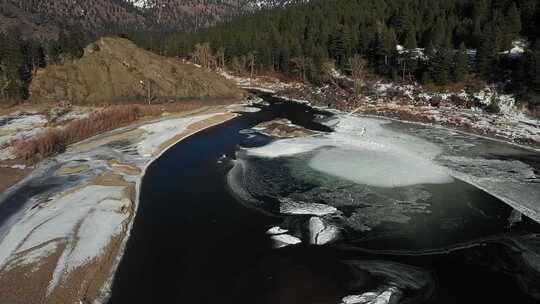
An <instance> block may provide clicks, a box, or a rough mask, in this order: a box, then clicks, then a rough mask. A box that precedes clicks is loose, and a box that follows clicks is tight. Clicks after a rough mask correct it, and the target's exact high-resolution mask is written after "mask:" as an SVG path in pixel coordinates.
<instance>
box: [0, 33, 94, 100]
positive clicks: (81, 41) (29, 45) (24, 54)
mask: <svg viewBox="0 0 540 304" xmlns="http://www.w3.org/2000/svg"><path fill="white" fill-rule="evenodd" d="M87 43H88V37H87V36H86V35H85V34H84V32H83V31H82V30H77V29H73V30H71V31H61V32H60V33H59V35H58V38H56V39H51V40H48V41H40V40H36V39H32V38H25V37H24V36H23V35H22V34H21V32H20V30H19V29H17V28H10V29H8V30H7V31H6V32H0V100H4V101H9V102H16V101H20V100H24V99H27V98H28V97H29V86H30V83H31V81H32V78H33V77H34V76H35V74H36V73H37V71H38V69H40V68H45V67H46V66H47V65H50V64H60V63H63V62H64V61H66V60H71V59H74V58H79V57H80V56H82V54H83V48H84V46H85V45H86V44H87Z"/></svg>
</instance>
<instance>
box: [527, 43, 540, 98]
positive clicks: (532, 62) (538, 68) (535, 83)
mask: <svg viewBox="0 0 540 304" xmlns="http://www.w3.org/2000/svg"><path fill="white" fill-rule="evenodd" d="M527 61H528V74H529V85H530V88H531V90H532V91H533V92H534V93H535V94H536V95H537V96H538V95H539V94H540V38H538V39H536V42H535V43H534V44H533V46H532V47H531V50H530V51H529V53H528V56H527Z"/></svg>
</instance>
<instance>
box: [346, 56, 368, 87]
mask: <svg viewBox="0 0 540 304" xmlns="http://www.w3.org/2000/svg"><path fill="white" fill-rule="evenodd" d="M367 64H368V62H367V60H366V59H365V58H363V57H362V56H360V55H358V54H356V55H354V56H353V57H351V58H349V69H350V71H351V76H352V78H353V81H354V91H355V93H356V94H359V93H360V87H361V86H362V84H363V82H364V78H365V76H366V69H367Z"/></svg>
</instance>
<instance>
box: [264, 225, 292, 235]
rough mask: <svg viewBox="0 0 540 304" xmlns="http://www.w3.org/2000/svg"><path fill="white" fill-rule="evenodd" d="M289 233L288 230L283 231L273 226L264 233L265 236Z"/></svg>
mask: <svg viewBox="0 0 540 304" xmlns="http://www.w3.org/2000/svg"><path fill="white" fill-rule="evenodd" d="M287 232H289V230H287V229H283V228H281V227H279V226H274V227H271V228H270V229H268V230H267V231H266V234H268V235H278V234H283V233H287Z"/></svg>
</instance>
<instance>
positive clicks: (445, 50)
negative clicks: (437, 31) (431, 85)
mask: <svg viewBox="0 0 540 304" xmlns="http://www.w3.org/2000/svg"><path fill="white" fill-rule="evenodd" d="M451 65H452V49H451V46H450V43H449V42H446V43H444V44H443V45H442V46H441V47H439V49H438V50H437V53H436V54H435V58H434V59H433V79H434V80H435V82H436V83H437V84H438V85H445V84H447V83H448V81H449V79H450V68H451Z"/></svg>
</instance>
